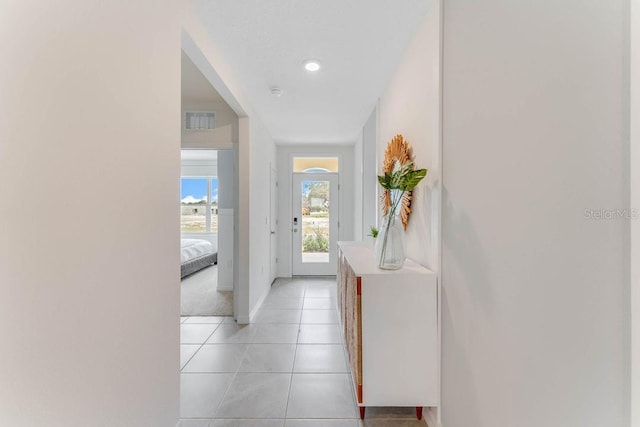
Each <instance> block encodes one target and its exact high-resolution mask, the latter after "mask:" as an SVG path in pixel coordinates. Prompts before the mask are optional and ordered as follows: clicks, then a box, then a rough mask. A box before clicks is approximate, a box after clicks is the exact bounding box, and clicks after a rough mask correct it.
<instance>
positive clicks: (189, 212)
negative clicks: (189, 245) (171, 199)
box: [180, 178, 218, 233]
mask: <svg viewBox="0 0 640 427" xmlns="http://www.w3.org/2000/svg"><path fill="white" fill-rule="evenodd" d="M180 184H181V185H180V231H181V232H182V233H207V232H211V233H217V232H218V179H217V178H182V179H181V182H180ZM209 201H211V202H209ZM207 216H209V218H210V223H211V227H210V229H208V230H207Z"/></svg>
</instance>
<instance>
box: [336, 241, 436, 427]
mask: <svg viewBox="0 0 640 427" xmlns="http://www.w3.org/2000/svg"><path fill="white" fill-rule="evenodd" d="M337 304H338V313H339V315H340V322H341V326H342V332H343V337H344V339H345V344H346V346H347V350H348V353H349V364H350V367H351V374H352V377H353V383H354V391H355V394H356V401H357V402H358V406H359V407H360V417H361V418H364V412H365V407H367V406H410V407H415V408H416V413H417V416H418V419H420V418H422V408H423V407H424V406H439V401H440V392H439V388H440V387H439V341H438V289H437V277H436V275H435V273H433V272H432V271H430V270H427V269H426V268H424V267H422V266H420V265H418V264H417V263H415V262H413V261H411V260H407V261H406V262H405V263H404V266H403V267H402V268H401V269H400V270H393V271H390V270H381V269H379V268H378V267H377V264H376V260H375V255H374V253H373V248H372V247H371V246H370V245H368V244H365V243H362V242H338V301H337Z"/></svg>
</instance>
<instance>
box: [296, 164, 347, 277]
mask: <svg viewBox="0 0 640 427" xmlns="http://www.w3.org/2000/svg"><path fill="white" fill-rule="evenodd" d="M292 195H293V198H292V206H293V209H292V235H293V243H292V255H293V260H292V273H293V275H294V276H324V275H327V276H328V275H334V274H336V266H337V263H336V252H337V251H336V246H337V245H336V243H337V241H338V212H339V211H338V174H335V173H317V174H315V173H294V174H293V189H292Z"/></svg>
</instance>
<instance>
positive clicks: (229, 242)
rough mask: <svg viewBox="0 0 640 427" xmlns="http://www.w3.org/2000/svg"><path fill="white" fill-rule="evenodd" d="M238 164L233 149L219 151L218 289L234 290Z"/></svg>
mask: <svg viewBox="0 0 640 427" xmlns="http://www.w3.org/2000/svg"><path fill="white" fill-rule="evenodd" d="M236 165H237V160H236V153H235V152H234V151H233V150H219V151H218V290H229V291H230V290H233V271H234V270H233V264H234V262H233V256H234V249H233V248H234V239H235V233H234V215H235V211H236V198H237V197H236V194H237V190H236V181H237V167H236Z"/></svg>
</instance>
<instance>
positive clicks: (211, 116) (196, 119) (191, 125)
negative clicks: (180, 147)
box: [184, 111, 216, 130]
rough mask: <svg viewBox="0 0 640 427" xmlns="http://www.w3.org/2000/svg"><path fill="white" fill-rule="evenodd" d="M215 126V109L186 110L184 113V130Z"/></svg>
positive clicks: (206, 128)
mask: <svg viewBox="0 0 640 427" xmlns="http://www.w3.org/2000/svg"><path fill="white" fill-rule="evenodd" d="M215 127H216V113H215V111H187V112H185V113H184V128H185V130H210V129H214V128H215Z"/></svg>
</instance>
